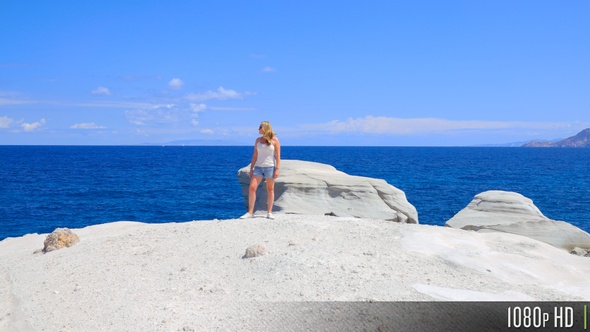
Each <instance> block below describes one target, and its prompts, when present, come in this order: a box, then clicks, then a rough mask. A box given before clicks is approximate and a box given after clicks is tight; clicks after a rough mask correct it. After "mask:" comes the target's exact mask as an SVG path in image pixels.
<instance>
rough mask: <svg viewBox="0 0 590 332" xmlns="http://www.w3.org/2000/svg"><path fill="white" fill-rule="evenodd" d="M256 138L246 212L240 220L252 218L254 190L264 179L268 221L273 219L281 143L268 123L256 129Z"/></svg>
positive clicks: (264, 122) (254, 199)
mask: <svg viewBox="0 0 590 332" xmlns="http://www.w3.org/2000/svg"><path fill="white" fill-rule="evenodd" d="M258 133H259V134H260V135H262V137H258V138H257V139H256V142H255V143H254V154H253V155H252V162H251V163H250V188H249V189H248V212H247V213H246V214H245V215H243V216H241V217H240V219H247V218H254V203H256V189H257V188H258V185H259V184H260V182H262V178H265V179H266V190H267V191H268V201H267V208H268V214H267V215H266V217H267V218H268V219H274V216H273V215H272V205H273V203H274V201H275V179H276V178H277V177H278V176H279V168H280V166H281V143H280V142H279V139H278V138H277V137H276V136H275V133H274V132H273V131H272V127H271V125H270V123H269V122H268V121H263V122H261V123H260V127H258Z"/></svg>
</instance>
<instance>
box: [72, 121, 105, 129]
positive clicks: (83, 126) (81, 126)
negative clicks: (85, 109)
mask: <svg viewBox="0 0 590 332" xmlns="http://www.w3.org/2000/svg"><path fill="white" fill-rule="evenodd" d="M70 128H72V129H104V128H106V127H104V126H99V125H97V124H96V123H94V122H82V123H76V124H74V125H72V126H71V127H70Z"/></svg>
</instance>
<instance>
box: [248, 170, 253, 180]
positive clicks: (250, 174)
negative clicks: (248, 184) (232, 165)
mask: <svg viewBox="0 0 590 332" xmlns="http://www.w3.org/2000/svg"><path fill="white" fill-rule="evenodd" d="M252 172H254V171H253V170H250V173H248V176H249V177H250V180H252Z"/></svg>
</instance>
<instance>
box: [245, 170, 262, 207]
mask: <svg viewBox="0 0 590 332" xmlns="http://www.w3.org/2000/svg"><path fill="white" fill-rule="evenodd" d="M261 181H262V176H253V177H252V179H250V188H248V213H250V214H252V215H253V214H254V204H255V203H256V189H258V185H259V184H260V182H261Z"/></svg>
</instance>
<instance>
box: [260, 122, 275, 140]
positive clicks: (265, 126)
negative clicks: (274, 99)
mask: <svg viewBox="0 0 590 332" xmlns="http://www.w3.org/2000/svg"><path fill="white" fill-rule="evenodd" d="M260 128H262V132H263V133H264V134H263V135H262V137H263V138H264V139H265V140H266V145H270V142H272V139H273V138H274V137H275V133H274V131H272V126H271V125H270V122H268V121H262V122H261V123H260Z"/></svg>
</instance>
